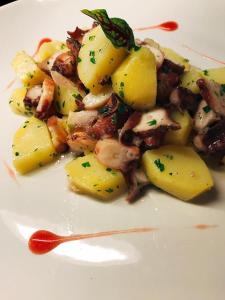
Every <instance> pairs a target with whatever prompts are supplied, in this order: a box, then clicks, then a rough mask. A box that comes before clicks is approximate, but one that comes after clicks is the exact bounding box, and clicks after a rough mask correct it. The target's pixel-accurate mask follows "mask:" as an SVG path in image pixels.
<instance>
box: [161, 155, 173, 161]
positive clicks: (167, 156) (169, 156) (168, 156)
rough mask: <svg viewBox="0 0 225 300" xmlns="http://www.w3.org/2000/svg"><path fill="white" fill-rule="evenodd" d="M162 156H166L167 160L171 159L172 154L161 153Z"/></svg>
mask: <svg viewBox="0 0 225 300" xmlns="http://www.w3.org/2000/svg"><path fill="white" fill-rule="evenodd" d="M163 156H165V157H166V158H168V159H169V160H172V159H173V155H172V154H163Z"/></svg>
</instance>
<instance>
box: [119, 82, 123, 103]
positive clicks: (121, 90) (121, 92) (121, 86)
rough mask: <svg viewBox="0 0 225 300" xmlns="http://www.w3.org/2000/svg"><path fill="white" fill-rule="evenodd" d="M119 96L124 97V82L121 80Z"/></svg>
mask: <svg viewBox="0 0 225 300" xmlns="http://www.w3.org/2000/svg"><path fill="white" fill-rule="evenodd" d="M119 96H120V98H122V99H124V82H123V81H121V82H120V90H119Z"/></svg>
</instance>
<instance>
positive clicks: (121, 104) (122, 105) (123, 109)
mask: <svg viewBox="0 0 225 300" xmlns="http://www.w3.org/2000/svg"><path fill="white" fill-rule="evenodd" d="M125 111H126V106H125V104H124V103H122V102H121V103H120V104H119V107H118V112H119V113H120V114H123V113H125Z"/></svg>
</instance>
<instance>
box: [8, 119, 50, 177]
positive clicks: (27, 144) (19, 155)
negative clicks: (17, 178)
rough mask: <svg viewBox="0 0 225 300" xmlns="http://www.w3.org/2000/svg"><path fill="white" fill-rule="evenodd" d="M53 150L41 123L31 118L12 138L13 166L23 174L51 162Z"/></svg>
mask: <svg viewBox="0 0 225 300" xmlns="http://www.w3.org/2000/svg"><path fill="white" fill-rule="evenodd" d="M54 154H55V149H54V147H53V145H52V141H51V137H50V134H49V132H48V128H47V126H46V124H45V123H44V122H43V121H40V120H39V119H36V118H35V117H31V118H29V119H27V120H26V121H25V123H24V124H23V125H22V126H21V128H19V129H18V130H17V132H16V133H15V135H14V138H13V164H14V166H15V168H16V170H17V171H18V172H19V173H21V174H25V173H27V172H29V171H31V170H34V169H36V168H40V167H41V166H43V165H45V164H47V163H49V162H51V161H52V160H53V159H54Z"/></svg>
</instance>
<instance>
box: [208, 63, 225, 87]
mask: <svg viewBox="0 0 225 300" xmlns="http://www.w3.org/2000/svg"><path fill="white" fill-rule="evenodd" d="M202 75H203V77H205V78H206V79H211V80H214V81H216V82H218V83H220V84H225V68H224V67H223V68H214V69H207V70H203V71H202Z"/></svg>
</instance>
